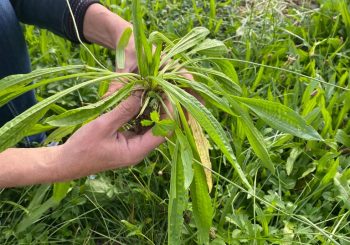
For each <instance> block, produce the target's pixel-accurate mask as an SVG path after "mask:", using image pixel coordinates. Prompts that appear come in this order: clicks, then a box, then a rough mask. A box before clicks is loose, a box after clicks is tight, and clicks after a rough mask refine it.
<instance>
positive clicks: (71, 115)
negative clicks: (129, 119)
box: [45, 82, 135, 127]
mask: <svg viewBox="0 0 350 245" xmlns="http://www.w3.org/2000/svg"><path fill="white" fill-rule="evenodd" d="M134 84H135V83H132V82H131V83H127V84H126V85H124V86H123V87H122V88H121V89H119V90H118V91H117V92H116V93H114V94H113V95H111V96H109V97H107V98H105V99H103V100H100V101H98V102H96V103H94V104H91V105H87V106H84V107H81V108H77V109H73V110H70V111H67V112H64V113H62V114H60V115H57V116H51V117H49V118H47V119H46V121H45V123H48V124H50V125H52V126H57V127H67V126H74V125H77V124H80V123H83V122H85V121H86V120H88V119H90V118H92V117H96V116H97V115H99V114H101V113H102V112H104V111H105V110H107V109H108V108H110V107H112V106H115V105H116V104H118V103H119V102H120V101H121V100H123V99H124V98H125V97H126V96H127V95H128V94H129V93H130V92H131V90H132V89H133V86H134Z"/></svg>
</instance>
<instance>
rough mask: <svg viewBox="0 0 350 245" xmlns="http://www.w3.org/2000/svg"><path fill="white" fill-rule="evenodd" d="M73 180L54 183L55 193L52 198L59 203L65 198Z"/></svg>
mask: <svg viewBox="0 0 350 245" xmlns="http://www.w3.org/2000/svg"><path fill="white" fill-rule="evenodd" d="M70 184H71V182H70V181H68V182H62V183H55V184H54V185H53V194H52V198H53V200H55V201H56V202H57V203H60V202H61V201H62V200H63V198H65V197H66V196H67V194H68V192H69V188H70Z"/></svg>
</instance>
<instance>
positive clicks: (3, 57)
mask: <svg viewBox="0 0 350 245" xmlns="http://www.w3.org/2000/svg"><path fill="white" fill-rule="evenodd" d="M69 2H70V5H71V7H72V11H73V13H74V16H75V20H76V23H77V26H78V30H79V33H80V35H81V34H82V33H83V21H84V16H85V13H86V10H87V9H88V7H89V6H90V5H91V4H93V3H97V2H99V1H97V0H69ZM19 21H21V22H23V23H26V24H33V25H36V26H39V27H41V28H45V29H48V30H50V31H52V32H54V33H56V34H58V35H60V36H63V37H65V38H67V39H69V40H71V41H73V42H78V38H77V35H76V32H75V28H74V24H73V19H72V18H71V15H70V12H69V8H68V5H67V3H66V0H0V79H1V78H4V77H6V76H9V75H12V74H23V73H29V72H30V71H31V68H30V59H29V56H28V51H27V47H26V43H25V40H24V37H23V33H22V29H21V26H20V24H19ZM81 39H82V40H83V41H86V40H85V39H84V37H83V36H81ZM35 103H36V100H35V95H34V92H33V91H30V92H28V93H25V94H23V95H21V96H19V97H17V98H16V99H14V100H13V101H11V102H9V103H8V104H7V105H5V106H3V107H1V108H0V127H1V126H3V125H4V124H5V123H6V122H8V121H10V120H11V119H13V118H14V117H15V116H17V115H19V114H21V113H22V112H24V111H25V110H26V109H28V108H30V107H31V106H33V105H34V104H35ZM44 137H45V136H44V134H40V135H35V136H31V137H26V139H25V143H26V145H27V146H29V145H30V144H31V142H34V141H35V142H42V140H43V139H44Z"/></svg>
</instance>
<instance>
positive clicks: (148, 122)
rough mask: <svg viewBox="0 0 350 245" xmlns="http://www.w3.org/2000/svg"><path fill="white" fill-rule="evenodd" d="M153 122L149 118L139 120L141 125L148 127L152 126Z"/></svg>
mask: <svg viewBox="0 0 350 245" xmlns="http://www.w3.org/2000/svg"><path fill="white" fill-rule="evenodd" d="M153 124H154V122H153V121H151V120H142V121H141V125H142V126H143V127H149V126H152V125H153Z"/></svg>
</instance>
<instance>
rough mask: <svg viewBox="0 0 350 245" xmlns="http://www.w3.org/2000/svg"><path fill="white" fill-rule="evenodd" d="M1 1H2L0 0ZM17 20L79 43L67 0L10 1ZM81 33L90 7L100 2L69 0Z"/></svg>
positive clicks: (81, 33) (80, 35)
mask: <svg viewBox="0 0 350 245" xmlns="http://www.w3.org/2000/svg"><path fill="white" fill-rule="evenodd" d="M0 1H1V0H0ZM10 1H11V3H12V6H13V8H14V10H15V12H16V15H17V18H18V19H19V20H20V21H21V22H23V23H26V24H31V25H36V26H38V27H40V28H45V29H48V30H50V31H52V32H54V33H56V34H58V35H60V36H62V37H65V38H67V39H69V40H71V41H72V42H76V43H77V42H78V38H77V33H76V31H75V28H74V22H73V19H72V16H71V14H70V11H69V8H68V5H67V2H66V0H10ZM69 2H70V5H71V8H72V11H73V14H74V18H75V20H76V24H77V27H78V31H79V37H80V38H81V39H82V41H84V42H87V40H86V39H85V38H84V35H83V23H84V16H85V13H86V10H87V9H88V7H89V6H90V5H91V4H93V3H99V1H98V0H69Z"/></svg>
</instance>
